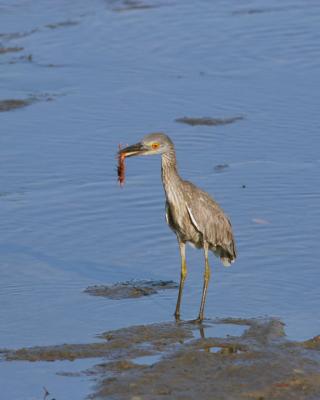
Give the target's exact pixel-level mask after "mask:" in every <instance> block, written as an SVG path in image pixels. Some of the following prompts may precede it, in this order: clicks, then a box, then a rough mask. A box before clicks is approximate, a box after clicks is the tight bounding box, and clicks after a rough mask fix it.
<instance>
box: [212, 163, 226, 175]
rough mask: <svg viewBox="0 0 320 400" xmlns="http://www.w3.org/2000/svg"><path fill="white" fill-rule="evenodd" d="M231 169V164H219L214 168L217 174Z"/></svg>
mask: <svg viewBox="0 0 320 400" xmlns="http://www.w3.org/2000/svg"><path fill="white" fill-rule="evenodd" d="M229 167H230V166H229V164H217V165H215V167H214V172H217V173H220V172H224V171H225V170H226V169H228V168H229Z"/></svg>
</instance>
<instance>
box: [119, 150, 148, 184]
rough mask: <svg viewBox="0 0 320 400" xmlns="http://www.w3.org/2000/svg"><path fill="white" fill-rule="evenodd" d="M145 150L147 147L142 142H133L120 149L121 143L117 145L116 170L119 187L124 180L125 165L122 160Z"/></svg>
mask: <svg viewBox="0 0 320 400" xmlns="http://www.w3.org/2000/svg"><path fill="white" fill-rule="evenodd" d="M146 150H147V149H146V148H145V147H144V146H143V144H142V143H136V144H133V145H132V146H127V147H125V148H124V149H122V148H121V145H119V151H118V168H117V171H118V182H119V184H120V186H121V187H122V186H123V185H124V181H125V171H126V165H125V161H124V160H125V158H126V157H133V156H138V155H139V154H144V153H145V152H146Z"/></svg>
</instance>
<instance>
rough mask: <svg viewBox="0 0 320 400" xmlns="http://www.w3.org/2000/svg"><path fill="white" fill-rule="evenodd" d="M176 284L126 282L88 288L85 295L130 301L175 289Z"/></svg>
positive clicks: (166, 282) (169, 282)
mask: <svg viewBox="0 0 320 400" xmlns="http://www.w3.org/2000/svg"><path fill="white" fill-rule="evenodd" d="M177 287H178V284H177V283H175V282H173V281H161V280H160V281H145V280H142V281H134V280H133V281H128V282H121V283H116V284H114V285H110V286H105V285H95V286H89V287H88V288H87V289H86V290H85V293H89V294H91V295H92V296H102V297H107V298H108V299H112V300H120V299H130V298H137V297H142V296H150V295H152V294H156V293H158V291H159V290H166V289H176V288H177Z"/></svg>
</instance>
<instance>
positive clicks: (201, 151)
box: [0, 0, 320, 399]
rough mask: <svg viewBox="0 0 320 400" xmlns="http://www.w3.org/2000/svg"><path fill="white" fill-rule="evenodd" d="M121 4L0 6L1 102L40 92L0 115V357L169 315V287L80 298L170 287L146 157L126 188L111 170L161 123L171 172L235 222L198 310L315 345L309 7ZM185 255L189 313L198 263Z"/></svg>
mask: <svg viewBox="0 0 320 400" xmlns="http://www.w3.org/2000/svg"><path fill="white" fill-rule="evenodd" d="M128 4H129V3H128V2H122V1H102V0H95V1H91V2H90V3H88V2H85V1H77V2H74V1H69V2H67V3H66V2H65V1H56V2H54V3H52V2H49V1H42V2H41V4H37V6H35V3H34V2H31V1H29V0H16V1H10V2H1V3H0V10H1V13H0V45H1V46H0V47H6V48H9V47H17V48H20V47H23V50H21V51H19V52H8V53H3V54H0V74H1V77H2V80H1V95H0V101H1V100H11V99H16V100H18V99H22V100H24V99H29V98H37V99H38V100H37V101H35V102H33V103H32V104H30V105H29V106H28V107H25V108H21V109H16V110H11V111H7V112H2V113H1V127H2V128H1V136H0V179H1V189H0V218H1V227H2V229H1V242H0V268H1V280H0V304H1V307H0V321H2V323H1V325H0V347H1V348H17V347H21V346H32V345H46V344H58V343H69V342H71V343H78V342H87V341H88V339H90V340H92V338H93V337H94V336H95V335H96V334H97V333H99V332H101V331H105V330H110V329H114V328H119V327H124V326H129V325H132V324H143V323H150V322H159V321H166V320H169V319H170V318H171V317H172V312H173V310H174V306H175V301H176V296H177V293H176V291H174V290H172V291H166V292H163V293H160V294H159V295H156V296H150V297H143V298H140V299H136V300H130V299H129V300H121V301H112V300H108V299H105V298H99V297H91V296H88V295H87V294H85V293H84V292H83V290H84V289H85V288H86V287H87V286H91V285H103V284H112V283H115V282H120V281H127V280H130V279H152V280H158V279H161V280H171V279H172V280H175V281H177V280H178V278H179V253H178V248H177V244H176V239H175V237H174V235H173V234H172V233H171V232H170V231H169V230H168V228H167V226H166V224H165V220H164V196H163V190H162V187H161V181H160V161H159V159H157V158H151V157H150V158H141V159H130V160H128V162H127V180H126V184H125V187H124V188H123V189H120V188H119V186H118V185H117V182H116V176H115V175H116V166H115V164H116V160H115V153H116V150H117V146H118V143H123V144H126V143H135V142H137V141H138V140H139V139H140V138H141V136H143V135H144V134H145V133H147V132H150V131H159V130H163V131H165V132H167V133H168V134H169V135H170V136H171V137H172V139H173V140H174V142H175V144H176V149H177V157H178V161H179V167H180V172H181V175H182V176H183V177H185V178H187V179H190V180H192V181H193V182H195V183H197V184H198V185H199V186H201V187H202V188H204V189H206V190H207V191H208V192H210V193H211V194H212V195H214V197H215V199H216V200H217V201H218V202H219V203H220V204H221V205H222V207H223V208H224V210H225V211H226V212H227V213H228V215H229V216H230V217H231V220H232V222H233V226H234V231H235V236H236V239H237V246H238V252H239V258H238V260H237V262H236V263H235V264H234V266H233V267H232V268H230V269H224V268H223V267H222V266H220V264H219V263H218V262H217V260H215V259H213V258H212V266H213V274H212V281H211V283H210V289H209V293H208V298H207V307H206V313H207V315H208V316H210V317H254V316H260V315H268V316H277V317H280V318H282V319H283V320H284V322H285V323H286V324H287V327H286V332H287V333H288V336H289V338H291V339H298V340H303V339H307V338H309V337H311V336H314V335H316V334H319V331H320V323H319V321H320V311H319V301H320V293H319V289H318V282H319V278H320V270H319V268H318V261H317V260H318V259H319V258H320V249H319V246H318V238H319V234H320V224H319V219H320V218H319V217H320V211H319V197H320V185H319V183H320V182H319V172H320V171H319V169H320V157H319V145H320V139H319V125H320V124H319V122H320V118H319V87H318V85H317V82H318V71H319V63H320V54H319V53H320V51H319V45H318V43H319V39H320V34H319V29H318V26H319V24H318V22H319V12H320V5H319V3H318V2H317V1H309V2H308V3H307V6H306V3H305V2H303V1H298V0H291V1H290V0H285V1H283V2H281V6H280V5H279V4H278V2H276V1H269V2H268V4H266V2H263V1H259V0H252V1H231V2H225V1H222V0H221V1H217V2H215V3H214V5H213V3H212V2H211V1H209V0H203V1H201V2H198V3H197V4H196V5H195V3H194V2H192V1H185V2H183V3H178V2H173V1H172V2H171V1H168V2H162V1H159V2H146V3H139V4H140V5H147V6H152V5H154V6H156V7H146V8H145V7H135V8H134V9H132V7H131V8H130V7H129V6H128ZM30 55H32V57H29V56H30ZM48 100H50V101H48ZM239 115H240V116H243V117H244V119H243V120H241V121H236V122H234V123H233V124H228V125H219V126H188V125H185V124H180V123H177V122H175V120H176V119H177V118H183V117H193V118H196V117H199V118H200V117H211V118H219V119H223V118H233V117H235V116H239ZM225 164H227V165H228V166H229V168H226V169H225V170H224V171H223V173H220V174H217V173H216V171H215V166H216V165H225ZM187 256H188V265H189V275H188V280H187V282H186V287H185V291H184V297H183V304H182V316H183V318H186V319H190V318H194V317H195V316H196V315H197V311H198V306H199V303H200V296H201V289H202V281H201V280H202V274H203V272H202V269H203V259H202V258H203V256H202V253H201V252H200V251H197V250H193V249H191V248H190V249H189V248H188V253H187ZM1 367H2V368H3V367H4V366H3V365H2V366H1ZM10 368H11V367H10ZM21 368H23V367H21ZM27 368H28V365H25V371H26V374H29V373H30V372H27V371H30V370H27ZM45 368H47V367H44V369H43V370H42V371H44V370H45ZM11 371H12V372H11V373H12V376H14V374H15V373H17V374H18V372H15V370H14V368H12V370H11ZM47 373H48V376H51V375H50V374H52V371H50V368H49V367H48V368H47ZM1 376H2V374H1ZM0 379H1V378H0ZM25 379H28V378H27V375H26V378H25ZM65 379H66V378H65ZM42 386H43V382H42V381H41V382H40V380H39V391H40V392H41V390H42ZM13 389H14V388H12V390H13ZM24 390H26V389H25V388H24ZM53 392H54V390H53V391H52V393H53ZM13 393H16V392H13V391H12V392H10V389H8V394H7V397H10V396H11V397H12V396H13ZM23 394H24V395H25V396H27V395H28V396H29V397H32V396H33V397H36V396H37V395H36V393H35V392H34V391H33V390H32V389H31V388H30V392H29V393H26V392H23ZM74 396H75V397H74V398H78V397H76V396H77V394H76V393H75V395H74ZM15 397H16V398H18V395H16V394H15ZM68 398H69V399H70V398H72V397H71V395H70V396H69V397H68Z"/></svg>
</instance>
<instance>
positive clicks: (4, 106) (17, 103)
mask: <svg viewBox="0 0 320 400" xmlns="http://www.w3.org/2000/svg"><path fill="white" fill-rule="evenodd" d="M54 97H56V95H50V94H46V93H43V94H40V95H37V96H30V97H28V98H26V99H7V100H0V112H6V111H13V110H17V109H20V108H24V107H28V106H30V105H31V104H33V103H36V102H38V101H52V100H53V99H54Z"/></svg>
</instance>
